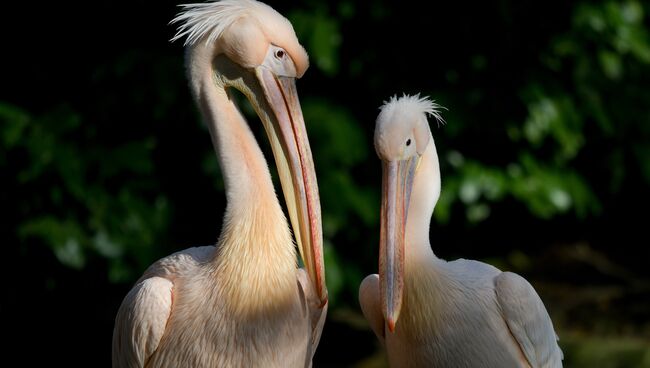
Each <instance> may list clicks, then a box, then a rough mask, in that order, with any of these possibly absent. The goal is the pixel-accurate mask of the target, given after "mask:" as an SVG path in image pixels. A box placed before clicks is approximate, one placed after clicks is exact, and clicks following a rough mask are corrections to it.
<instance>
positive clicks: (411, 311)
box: [359, 95, 562, 368]
mask: <svg viewBox="0 0 650 368" xmlns="http://www.w3.org/2000/svg"><path fill="white" fill-rule="evenodd" d="M380 110H381V111H380V113H379V116H378V117H377V122H376V126H375V136H374V143H375V149H376V151H377V154H378V156H379V158H380V159H381V163H382V172H383V175H382V202H381V233H380V250H379V252H380V255H379V275H377V274H374V275H369V276H367V277H366V278H365V279H364V280H363V282H362V284H361V287H360V289H359V301H360V304H361V308H362V311H363V314H364V316H365V317H366V319H367V320H368V321H369V323H370V326H371V328H372V330H373V331H374V333H375V334H376V335H377V337H378V338H379V340H380V342H381V343H382V345H384V346H385V347H386V350H387V354H388V360H389V363H390V365H391V366H393V367H535V368H537V367H561V366H562V362H561V361H562V351H561V350H560V348H559V347H558V345H557V335H556V334H555V332H554V330H553V325H552V323H551V319H550V317H549V315H548V313H547V312H546V309H545V308H544V304H543V303H542V301H541V300H540V298H539V296H538V295H537V293H536V292H535V290H534V289H533V287H532V286H531V285H530V284H529V283H528V282H527V281H526V280H525V279H523V278H522V277H520V276H518V275H517V274H514V273H511V272H501V271H500V270H498V269H497V268H495V267H493V266H491V265H488V264H485V263H482V262H478V261H473V260H465V259H459V260H456V261H453V262H447V261H444V260H442V259H439V258H437V257H436V256H435V255H434V254H433V251H432V250H431V246H430V244H429V223H430V220H431V215H432V213H433V209H434V207H435V204H436V202H437V200H438V197H439V195H440V168H439V163H438V154H437V153H436V146H435V144H434V142H433V137H432V135H431V131H430V129H429V125H428V122H427V116H433V117H435V118H436V119H437V120H438V121H439V122H440V121H441V120H442V118H441V116H440V113H439V106H438V105H436V104H435V103H434V102H433V101H431V100H429V99H427V98H420V97H419V95H416V96H407V95H404V96H403V97H401V98H397V97H393V98H391V99H390V100H389V101H388V102H385V103H384V105H383V106H382V107H381V109H380Z"/></svg>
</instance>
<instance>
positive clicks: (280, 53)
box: [275, 50, 284, 59]
mask: <svg viewBox="0 0 650 368" xmlns="http://www.w3.org/2000/svg"><path fill="white" fill-rule="evenodd" d="M275 57H276V58H278V59H282V58H283V57H284V50H278V51H276V52H275Z"/></svg>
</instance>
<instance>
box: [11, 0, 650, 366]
mask: <svg viewBox="0 0 650 368" xmlns="http://www.w3.org/2000/svg"><path fill="white" fill-rule="evenodd" d="M175 5H176V4H175V3H171V2H167V3H165V4H161V5H156V7H157V9H154V10H152V9H151V7H152V5H151V4H148V3H143V2H135V3H134V4H133V5H132V8H130V9H129V10H130V11H129V12H127V13H124V12H123V9H121V7H120V6H118V5H110V4H101V5H100V9H98V10H97V13H98V14H101V13H102V12H104V13H106V17H105V18H106V19H104V18H103V17H99V18H98V19H94V20H92V22H91V21H90V20H85V19H82V20H78V21H79V22H82V23H81V26H84V27H88V28H90V29H92V30H94V32H95V33H94V34H93V35H94V37H95V40H94V43H93V45H97V46H96V47H97V48H96V49H95V48H90V49H88V50H85V49H84V50H83V51H81V49H78V48H77V47H76V46H75V45H66V44H56V45H50V44H45V45H42V46H41V49H39V50H26V51H24V52H23V53H19V52H17V53H15V55H23V56H25V58H26V59H28V58H29V59H30V60H21V59H16V60H13V59H12V60H13V63H14V64H12V65H10V66H8V67H6V68H3V69H4V71H5V72H8V75H7V76H3V78H2V80H3V81H4V86H3V87H2V93H1V94H0V138H1V140H2V147H1V148H0V168H1V174H0V175H1V180H2V184H1V185H2V188H3V189H2V193H1V197H0V204H1V205H2V208H3V210H4V212H5V213H6V214H7V219H6V221H4V225H5V226H6V229H3V231H2V239H1V240H2V243H3V244H8V246H9V247H10V250H9V255H10V258H11V259H12V260H13V261H15V262H12V263H13V264H12V265H10V267H13V269H12V270H13V271H12V272H9V273H10V274H12V275H21V274H22V272H24V271H23V267H25V265H29V267H31V268H33V269H35V270H37V271H38V272H33V275H32V274H31V273H30V275H29V277H25V278H24V280H25V282H26V283H28V284H29V286H28V287H27V288H25V289H29V290H31V291H30V292H26V291H25V290H23V289H22V288H21V287H20V286H12V289H10V290H8V291H7V292H6V293H5V296H4V297H5V298H6V299H5V300H3V301H2V304H0V311H5V312H7V311H9V313H17V312H16V311H18V310H21V309H22V304H21V303H22V302H23V301H27V302H31V303H32V304H34V305H36V304H37V302H43V301H46V302H48V301H49V302H51V303H53V304H57V303H55V302H54V301H59V302H60V300H59V297H58V296H56V295H66V298H67V299H66V300H70V301H74V302H77V303H82V300H84V299H83V298H84V297H83V296H81V295H77V294H83V295H86V294H89V295H88V298H95V299H97V298H99V300H103V301H104V302H97V303H96V304H92V305H91V306H90V308H89V309H90V310H86V311H84V313H86V314H85V315H84V316H85V317H84V319H85V320H90V321H101V323H103V326H104V327H102V328H101V329H99V330H100V331H99V332H98V331H96V329H93V328H91V327H89V326H85V323H83V322H80V323H79V325H80V326H78V328H79V329H80V330H81V331H85V333H87V334H95V336H100V337H99V340H98V341H101V344H103V345H105V346H100V347H94V348H90V349H88V352H89V353H88V354H94V355H97V354H104V356H106V357H107V356H108V355H107V352H108V350H107V348H106V346H108V345H110V328H111V327H110V326H111V325H112V318H113V317H114V314H115V311H116V309H117V306H118V305H119V303H120V301H121V298H122V297H123V296H124V295H125V294H126V292H127V291H128V289H129V287H130V285H131V283H132V282H133V281H134V280H135V279H137V278H138V277H139V276H140V275H141V273H142V271H143V270H144V269H145V268H146V267H147V266H148V265H149V264H150V263H151V262H153V261H154V260H155V259H157V258H159V257H162V256H165V255H167V254H170V253H171V252H174V251H176V250H179V249H183V248H186V247H189V246H195V245H204V244H210V243H214V242H215V241H216V238H217V236H218V233H219V224H220V218H221V216H222V213H223V208H224V205H225V203H224V198H223V193H222V191H223V182H222V181H221V179H220V172H219V169H218V166H217V161H216V158H215V156H214V153H213V151H212V148H211V145H210V140H209V137H208V133H207V130H206V129H205V128H204V127H203V126H202V125H201V124H200V123H199V122H198V121H199V116H198V114H197V113H196V111H195V109H194V106H193V103H192V101H191V100H190V97H189V92H188V89H187V87H186V82H185V80H184V70H183V67H182V62H183V61H182V57H183V56H182V55H183V51H182V48H181V46H180V45H178V44H174V45H170V44H168V43H166V40H167V39H169V38H170V35H171V34H173V30H172V29H171V28H170V27H166V26H165V24H166V23H167V21H168V20H169V19H171V17H172V15H173V14H174V12H175V11H176V10H177V9H176V8H175ZM272 5H273V6H274V7H276V8H277V9H279V10H280V11H281V12H282V13H283V14H286V15H287V16H288V18H289V19H290V20H291V22H292V23H293V25H294V28H295V30H296V32H297V34H298V38H299V39H300V40H301V42H302V43H303V45H304V46H305V48H306V49H307V51H308V52H309V54H310V60H311V63H312V66H311V68H310V70H308V72H307V74H306V75H305V77H304V78H303V79H302V80H300V81H299V84H298V89H299V92H300V95H301V101H302V108H303V113H304V117H305V121H306V123H307V127H308V129H309V135H310V140H311V143H312V151H313V154H314V161H315V163H316V168H317V174H318V181H319V187H320V193H321V202H322V208H323V234H324V237H325V249H324V251H325V259H326V267H327V270H326V272H327V282H328V288H329V294H330V301H331V309H330V311H331V318H330V319H331V320H332V323H330V324H329V325H328V326H331V327H327V328H326V330H325V335H324V337H323V340H322V342H321V348H320V349H319V351H324V353H322V354H323V355H321V360H320V362H321V365H327V364H328V363H329V364H332V365H334V366H336V365H335V364H333V362H334V361H335V360H332V359H333V358H332V357H336V356H337V355H338V354H335V355H332V354H327V353H328V352H332V351H335V350H336V347H339V348H341V347H345V346H346V345H345V341H352V340H353V339H356V340H364V341H365V340H367V342H365V343H364V344H362V345H360V346H359V349H358V350H359V352H357V353H356V354H357V355H355V354H352V353H350V356H349V357H347V358H346V359H348V360H347V363H346V364H348V365H351V364H353V363H355V362H361V361H364V359H366V358H367V356H368V355H370V354H373V353H374V352H375V349H376V347H375V345H374V343H373V341H374V340H373V338H372V335H371V334H370V333H369V332H368V331H367V329H365V330H362V331H361V332H359V331H358V330H359V329H360V328H361V329H363V328H364V327H363V322H362V320H361V322H359V321H360V319H359V313H358V306H357V301H356V293H357V288H358V285H359V283H360V282H361V280H362V278H363V277H364V276H365V275H366V274H368V273H371V272H376V265H377V249H376V248H377V241H378V226H377V223H378V214H379V190H380V178H381V175H380V166H379V162H378V159H377V158H376V155H375V154H374V149H373V147H372V132H373V128H374V119H375V117H376V115H377V113H378V110H377V108H378V107H379V106H380V104H381V103H382V101H384V100H386V99H387V98H388V97H389V96H391V95H394V94H401V93H402V92H406V93H418V92H421V93H422V94H424V95H429V96H431V97H432V98H434V99H435V100H437V101H438V102H440V103H442V104H443V105H444V106H446V107H447V108H448V109H449V110H448V111H445V112H444V117H445V120H446V121H447V122H448V124H447V125H445V126H440V127H436V126H435V124H432V131H433V135H434V138H435V140H436V145H437V147H438V152H439V155H440V160H441V168H442V182H443V186H442V193H441V197H440V200H439V202H438V204H437V207H436V210H435V212H434V223H433V224H432V244H433V248H434V251H435V252H436V254H438V255H439V256H442V257H443V258H454V257H458V256H462V257H467V258H481V259H485V260H489V261H490V262H491V263H493V264H495V265H498V266H499V267H502V268H505V269H512V270H515V271H518V272H521V273H523V274H524V275H525V276H531V277H532V278H531V280H532V281H533V284H535V285H536V286H538V285H539V286H544V285H548V284H549V283H551V284H552V283H554V282H555V283H557V284H552V285H555V286H553V287H547V288H544V287H541V288H539V290H540V294H541V295H542V297H543V299H545V302H547V306H548V307H549V311H550V312H551V315H552V316H553V317H554V320H555V321H556V325H557V324H558V322H557V321H561V322H560V325H559V326H557V327H558V328H559V330H560V335H562V331H569V330H571V331H578V333H573V334H571V337H570V338H569V339H567V340H565V339H562V340H561V343H562V344H563V348H564V349H565V352H566V353H567V354H566V360H565V363H566V366H571V367H582V366H585V367H586V366H595V365H598V366H603V367H641V366H648V364H650V363H648V362H649V360H648V359H649V357H648V354H647V351H648V349H649V348H650V344H649V343H648V339H650V326H649V325H648V317H650V313H649V312H648V310H646V309H644V308H645V306H647V305H648V303H647V300H650V298H648V296H649V295H650V288H649V287H648V285H650V281H649V279H650V274H649V273H648V270H647V267H646V266H645V262H646V261H647V255H649V254H648V251H647V250H646V249H641V250H639V249H638V248H637V246H638V244H642V245H643V244H645V243H644V241H643V240H639V237H642V236H643V235H644V231H643V230H644V225H645V222H646V221H645V220H643V219H641V218H640V216H642V215H632V213H633V211H636V210H639V207H640V205H644V204H645V205H647V203H648V198H649V196H648V187H649V184H650V88H648V86H650V84H649V82H650V32H649V27H648V25H649V19H650V17H649V16H648V12H650V5H649V4H647V3H644V2H640V1H605V2H577V3H565V2H555V3H553V2H551V3H549V4H541V3H537V4H531V3H529V2H523V3H520V2H509V1H497V2H485V3H481V4H475V5H474V9H473V10H474V11H473V12H470V13H471V14H470V13H468V12H467V9H465V8H464V5H462V4H425V5H423V4H418V3H417V2H413V3H406V4H401V3H394V4H388V3H385V2H382V1H378V0H373V1H369V2H364V3H357V2H352V1H349V0H336V1H327V2H326V1H319V0H310V1H307V2H305V3H304V4H301V5H299V6H298V5H295V4H287V3H285V2H277V3H273V4H272ZM51 6H53V7H54V8H55V9H52V12H53V14H67V13H68V12H69V10H70V9H69V8H74V4H72V3H64V4H57V5H51ZM118 14H119V17H120V19H121V22H122V23H123V26H122V27H119V28H116V27H115V26H114V23H113V21H112V19H111V16H110V15H112V16H115V17H117V16H118ZM41 17H42V19H40V18H39V19H40V22H36V23H38V24H41V27H43V28H44V29H45V28H46V27H52V28H55V27H61V29H60V32H61V33H66V32H67V33H72V32H75V31H76V30H77V27H79V26H80V25H79V24H77V23H75V22H72V21H70V22H64V21H62V22H57V21H56V19H57V17H50V16H46V15H42V16H41ZM64 19H67V18H64ZM5 33H6V32H5ZM134 35H138V37H133V36H134ZM12 47H15V48H19V47H24V45H23V44H22V43H19V42H17V41H16V44H8V45H7V48H8V49H11V48H12ZM89 47H93V46H92V45H91V46H89ZM21 50H22V49H21ZM432 53H433V54H432ZM43 55H47V56H48V64H47V67H45V66H43V65H42V64H41V63H40V60H42V57H43ZM431 55H433V56H431ZM34 60H36V61H34ZM16 69H18V70H21V69H24V70H26V71H28V74H29V75H30V76H31V77H32V79H29V82H30V83H38V85H39V88H40V89H42V90H37V91H34V90H33V88H32V86H31V85H30V83H27V82H26V80H25V79H24V78H22V77H20V76H19V75H18V74H15V73H14V72H13V71H14V70H16ZM243 110H244V111H245V112H246V113H247V115H248V118H249V122H250V124H251V127H252V128H253V130H254V131H255V132H256V133H260V132H261V130H260V129H261V128H260V127H259V124H257V120H256V119H257V118H256V117H255V116H254V114H253V113H252V111H251V109H249V108H247V107H246V106H245V105H244V106H243ZM257 135H258V137H263V136H264V134H263V133H260V134H257ZM261 140H263V138H262V139H261ZM260 144H261V145H262V146H263V147H264V146H265V145H266V142H260ZM267 157H268V156H267ZM634 239H636V240H634ZM641 239H643V238H641ZM645 239H647V236H646V237H645ZM575 243H580V244H583V243H586V244H589V245H590V247H588V248H584V247H578V248H577V249H592V248H593V249H594V251H593V252H588V256H584V254H587V253H584V252H583V253H580V252H576V253H571V252H568V253H567V252H565V251H566V250H567V249H569V250H571V249H573V248H571V247H572V244H575ZM595 252H601V253H602V254H605V255H606V257H596V256H593V254H596V253H595ZM601 253H597V254H601ZM567 254H569V256H567ZM576 254H583V256H580V257H579V256H576ZM635 254H638V255H639V257H635V256H634V255H635ZM602 258H606V259H607V261H603V259H602ZM607 262H612V264H614V265H610V264H609V263H607ZM620 269H625V270H626V273H625V275H627V276H620V275H621V274H622V273H621V272H620V271H617V270H620ZM611 270H614V271H611ZM610 271H611V272H610ZM629 275H634V276H629ZM84 279H85V280H87V283H88V284H86V283H84V281H83V280H84ZM80 280H81V281H80ZM630 280H635V281H634V282H632V281H630ZM17 285H19V284H17ZM594 285H613V286H612V287H616V288H618V289H617V290H621V291H620V293H614V294H613V295H616V296H614V297H611V298H607V299H606V300H605V299H602V298H601V299H597V300H598V301H597V302H596V301H594V299H593V298H592V299H589V297H588V296H585V298H584V300H587V301H575V300H574V301H572V302H569V301H568V300H569V299H570V298H569V297H568V296H567V295H574V296H575V295H577V294H578V293H577V292H576V290H586V288H588V287H593V286H594ZM76 287H80V288H81V287H83V290H84V292H83V293H82V292H77V290H76V289H75V288H76ZM560 292H561V293H560ZM545 293H546V294H545ZM596 294H597V293H596ZM580 295H582V294H580ZM588 295H591V294H588ZM546 297H548V298H546ZM646 299H647V300H646ZM603 300H605V301H603ZM644 300H645V301H644ZM549 301H550V303H549ZM99 304H105V305H102V306H101V307H100V306H99ZM84 305H85V304H84ZM622 305H624V306H622ZM585 306H586V307H585ZM634 306H639V307H636V308H635V307H634ZM31 308H35V307H31ZM53 308H54V307H53ZM56 308H58V309H55V310H56V311H58V312H57V313H59V314H62V315H67V316H68V317H70V313H72V312H70V309H69V308H66V307H65V306H59V307H56ZM617 308H625V309H621V310H622V312H620V313H616V312H615V311H616V310H617ZM585 309H589V310H590V313H587V314H586V315H588V316H589V317H584V318H578V317H576V313H582V311H584V310H585ZM27 310H30V311H31V310H32V309H29V308H28V309H27ZM71 310H75V309H71ZM577 311H579V312H577ZM23 312H24V311H23ZM24 313H26V312H24ZM625 313H628V314H627V315H626V314H625ZM614 314H616V315H618V316H619V317H620V315H623V317H621V318H620V319H617V320H616V321H617V324H618V325H619V327H618V328H608V329H606V330H605V331H599V333H605V334H609V335H612V336H617V334H621V335H635V336H636V337H634V338H632V339H631V340H629V339H628V340H624V342H621V343H620V344H619V343H615V342H613V340H615V339H616V337H609V338H608V339H604V338H602V339H601V338H597V337H593V336H591V335H590V334H596V332H595V331H597V325H598V323H599V322H598V321H599V320H605V319H607V318H612V317H611V316H612V315H614ZM617 318H618V317H617ZM31 323H33V324H35V325H38V324H39V323H41V324H44V325H46V326H48V327H49V329H50V330H57V329H60V328H61V326H62V325H60V324H58V323H56V322H52V321H50V320H49V319H47V320H46V319H42V320H41V319H36V320H34V321H32V322H31ZM82 324H83V325H84V326H81V325H82ZM603 325H607V326H609V325H610V324H609V323H603ZM628 325H629V326H632V327H624V326H628ZM30 326H31V325H30ZM19 330H20V331H23V329H19ZM91 330H92V332H91ZM328 331H329V332H328ZM355 331H357V332H358V334H357V332H355ZM626 331H627V332H626ZM21 333H24V332H16V334H18V335H20V334H21ZM81 334H83V333H80V335H81ZM328 334H329V335H328ZM637 335H638V336H637ZM341 336H345V337H344V338H342V337H341ZM639 336H640V337H639ZM357 337H358V338H357ZM337 340H340V342H337ZM603 341H605V342H603ZM629 341H632V342H631V343H630V344H628V345H626V344H627V342H629ZM84 346H85V345H84ZM328 346H331V347H328ZM348 348H349V346H348ZM317 358H318V356H317ZM338 358H339V359H343V357H342V356H338ZM107 359H108V358H107ZM317 362H318V359H317Z"/></svg>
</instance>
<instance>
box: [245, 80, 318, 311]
mask: <svg viewBox="0 0 650 368" xmlns="http://www.w3.org/2000/svg"><path fill="white" fill-rule="evenodd" d="M255 74H256V76H257V79H258V81H259V83H260V85H261V87H262V90H263V91H264V96H265V98H266V102H267V105H266V106H267V107H268V109H269V110H271V111H267V112H271V113H269V114H268V115H269V116H272V117H274V119H273V118H272V119H271V120H272V125H273V127H272V131H269V130H270V129H269V128H267V134H268V135H269V138H270V140H271V147H272V148H273V155H274V157H275V161H276V166H277V168H278V173H279V176H280V182H281V185H282V191H283V193H284V197H285V201H286V204H287V210H288V212H289V218H290V220H291V225H292V227H293V230H294V236H295V238H296V243H297V244H298V249H299V250H300V254H301V256H302V261H303V263H304V266H305V269H306V270H307V273H308V274H309V277H310V279H311V281H312V284H313V286H314V287H315V290H316V293H317V294H318V297H319V298H320V300H321V304H322V305H324V304H325V303H326V302H327V287H326V285H325V269H324V264H323V234H322V224H321V208H320V199H319V194H318V183H317V182H316V171H315V169H314V161H313V159H312V155H311V148H310V146H309V140H308V138H307V130H306V129H305V121H304V118H303V116H302V109H301V108H300V102H299V100H298V92H297V90H296V83H295V78H290V77H278V76H276V75H274V74H273V73H272V72H271V71H269V70H268V69H266V68H264V67H259V68H256V69H255Z"/></svg>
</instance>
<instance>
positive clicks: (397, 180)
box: [379, 157, 420, 332]
mask: <svg viewBox="0 0 650 368" xmlns="http://www.w3.org/2000/svg"><path fill="white" fill-rule="evenodd" d="M419 160H420V158H419V157H411V158H408V159H406V160H400V161H382V185H381V187H382V188H381V190H382V201H381V232H380V239H379V282H380V295H381V304H382V311H383V314H384V320H385V321H386V323H387V324H388V329H389V330H390V331H391V332H395V324H396V323H397V319H398V318H399V313H400V309H401V308H402V298H403V294H404V243H405V227H406V218H407V215H408V207H409V200H410V199H411V190H412V188H413V178H414V177H415V169H416V168H417V164H418V161H419Z"/></svg>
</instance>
